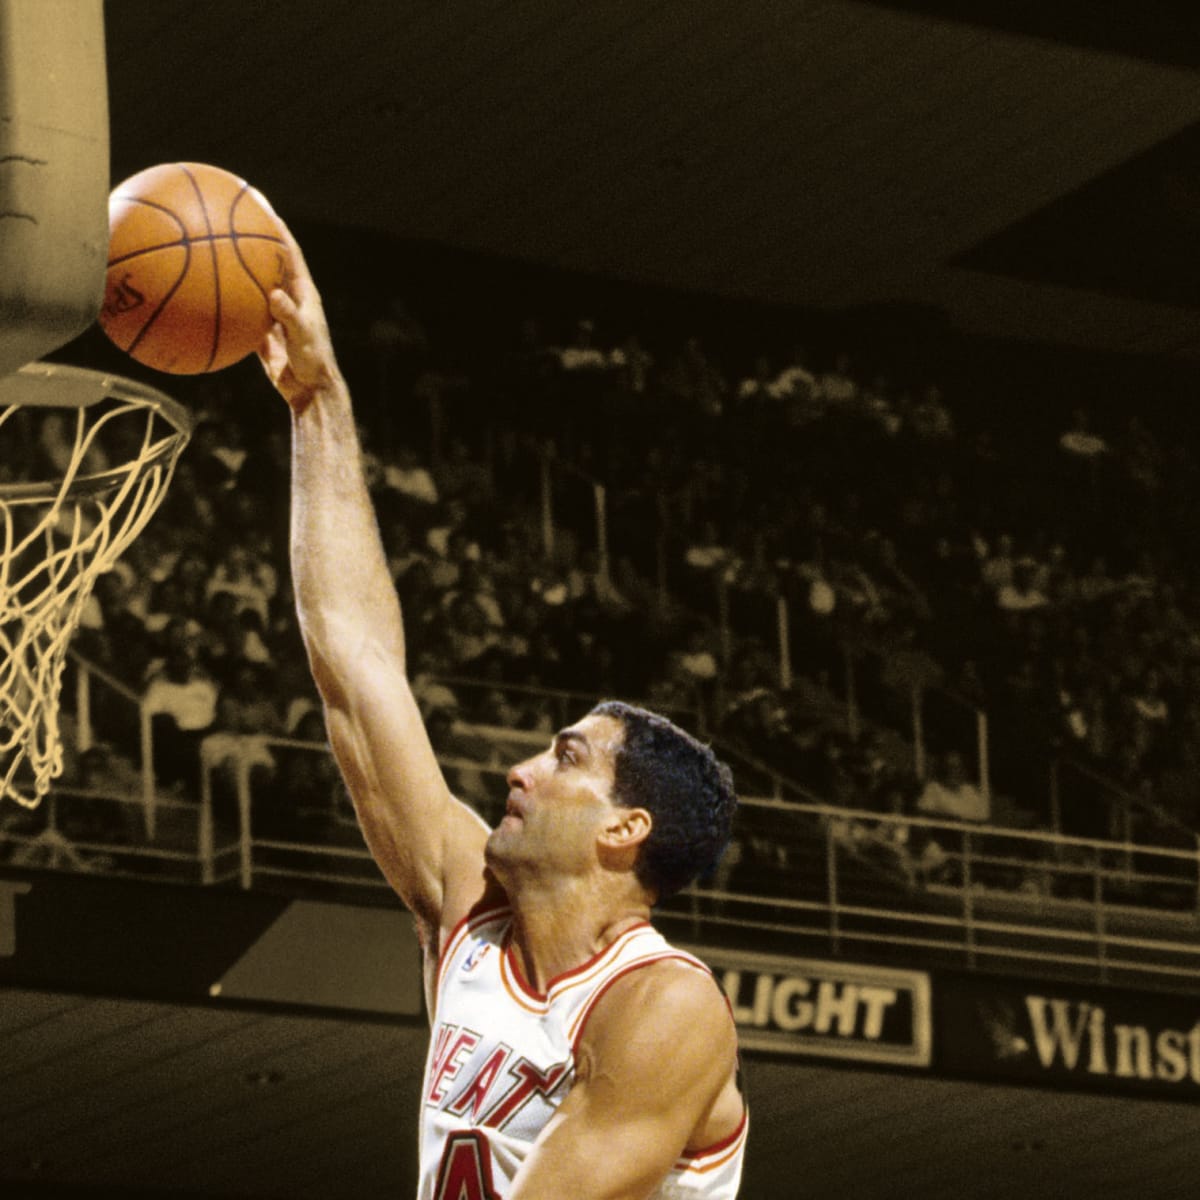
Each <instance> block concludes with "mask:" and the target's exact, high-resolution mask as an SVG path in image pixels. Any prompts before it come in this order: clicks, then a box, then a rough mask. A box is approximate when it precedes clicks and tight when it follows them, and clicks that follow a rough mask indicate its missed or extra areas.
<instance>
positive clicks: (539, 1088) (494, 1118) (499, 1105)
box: [481, 1058, 571, 1129]
mask: <svg viewBox="0 0 1200 1200" xmlns="http://www.w3.org/2000/svg"><path fill="white" fill-rule="evenodd" d="M570 1065H571V1064H570V1063H569V1062H563V1063H556V1064H555V1065H554V1066H552V1067H549V1068H548V1069H547V1070H545V1071H539V1070H538V1069H537V1067H535V1066H534V1065H533V1063H531V1062H530V1061H529V1060H528V1059H527V1058H522V1059H520V1060H519V1061H518V1062H517V1063H515V1064H514V1065H513V1066H512V1067H510V1068H509V1070H508V1073H509V1074H510V1075H512V1076H513V1077H514V1078H515V1079H516V1082H515V1083H514V1084H513V1085H512V1087H510V1088H509V1089H508V1091H507V1092H505V1093H504V1095H503V1096H501V1098H500V1099H499V1100H498V1101H497V1102H496V1104H495V1105H494V1106H493V1107H492V1109H491V1110H490V1111H489V1112H488V1113H487V1114H486V1115H485V1116H484V1118H483V1121H482V1122H481V1124H483V1125H486V1126H488V1127H489V1128H492V1129H503V1128H504V1126H505V1125H507V1124H508V1122H509V1121H511V1120H512V1119H513V1117H515V1116H516V1115H517V1113H518V1112H520V1111H521V1109H522V1108H524V1107H525V1105H526V1104H527V1103H528V1102H529V1101H530V1100H531V1099H532V1098H533V1097H534V1096H535V1095H537V1096H543V1097H545V1096H549V1095H550V1094H551V1093H552V1092H553V1091H554V1089H555V1088H556V1087H558V1085H559V1083H561V1082H562V1078H563V1076H564V1075H565V1074H566V1072H567V1068H568V1067H569V1066H570Z"/></svg>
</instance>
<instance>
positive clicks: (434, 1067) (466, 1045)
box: [425, 1023, 479, 1105]
mask: <svg viewBox="0 0 1200 1200" xmlns="http://www.w3.org/2000/svg"><path fill="white" fill-rule="evenodd" d="M478 1045H479V1034H477V1033H474V1032H472V1031H471V1030H470V1029H461V1028H459V1026H457V1025H449V1024H446V1023H443V1024H441V1025H439V1026H438V1031H437V1033H436V1034H435V1035H434V1042H433V1057H432V1060H431V1062H430V1065H429V1090H428V1092H426V1094H425V1103H426V1104H435V1105H436V1104H441V1102H442V1101H443V1100H444V1099H445V1098H446V1089H447V1088H448V1087H449V1085H450V1084H452V1083H453V1082H454V1081H455V1079H457V1078H458V1073H459V1071H461V1070H462V1068H463V1063H464V1061H465V1060H466V1059H467V1058H468V1056H469V1055H470V1054H471V1051H472V1050H474V1049H475V1047H476V1046H478Z"/></svg>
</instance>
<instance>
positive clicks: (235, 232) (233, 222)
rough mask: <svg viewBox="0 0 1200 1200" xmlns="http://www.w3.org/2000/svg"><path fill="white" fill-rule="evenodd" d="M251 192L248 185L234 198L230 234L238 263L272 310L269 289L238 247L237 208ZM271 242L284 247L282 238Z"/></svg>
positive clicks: (230, 210) (231, 204) (231, 208)
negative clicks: (261, 281) (260, 280)
mask: <svg viewBox="0 0 1200 1200" xmlns="http://www.w3.org/2000/svg"><path fill="white" fill-rule="evenodd" d="M249 192H250V185H249V184H247V185H246V186H245V187H244V188H242V190H241V191H240V192H238V194H237V195H236V196H234V198H233V200H232V201H231V202H230V204H229V229H230V233H231V235H232V237H233V252H234V254H236V255H237V260H238V262H239V263H241V264H242V270H243V271H245V272H246V274H247V275H249V276H250V278H251V280H252V281H253V283H254V286H255V287H256V288H258V290H259V292H261V293H262V298H263V301H264V302H265V303H266V304H267V307H268V308H270V300H269V299H268V292H267V289H266V288H265V287H263V285H262V284H261V283H259V281H258V276H257V275H255V274H254V272H253V271H252V270H250V264H249V263H248V262H247V261H246V259H245V257H244V255H243V254H242V250H241V247H240V246H239V245H238V242H239V240H240V238H241V235H240V234H239V233H238V230H237V221H236V220H235V219H234V218H235V217H236V215H237V206H238V205H239V204H240V203H241V202H242V197H243V196H246V195H248V194H249ZM269 240H271V241H276V242H278V243H279V244H280V245H281V246H282V245H283V239H282V238H271V239H269Z"/></svg>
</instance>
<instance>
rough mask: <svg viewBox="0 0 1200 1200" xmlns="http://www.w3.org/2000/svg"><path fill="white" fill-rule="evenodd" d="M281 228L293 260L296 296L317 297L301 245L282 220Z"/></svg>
mask: <svg viewBox="0 0 1200 1200" xmlns="http://www.w3.org/2000/svg"><path fill="white" fill-rule="evenodd" d="M276 216H278V214H276ZM279 228H280V230H281V231H282V233H283V242H284V245H285V246H286V247H287V250H288V254H289V255H290V256H291V260H292V278H291V281H290V282H291V284H292V287H293V289H294V293H295V295H296V296H297V297H298V298H303V297H304V296H305V295H307V294H311V295H314V296H315V295H316V294H317V287H316V284H314V283H313V278H312V272H311V271H310V270H309V269H308V263H307V261H306V260H305V258H304V251H303V250H301V249H300V243H299V242H298V241H296V236H295V234H293V233H292V231H291V230H290V229H289V228H288V227H287V223H286V222H285V221H282V220H280V222H279Z"/></svg>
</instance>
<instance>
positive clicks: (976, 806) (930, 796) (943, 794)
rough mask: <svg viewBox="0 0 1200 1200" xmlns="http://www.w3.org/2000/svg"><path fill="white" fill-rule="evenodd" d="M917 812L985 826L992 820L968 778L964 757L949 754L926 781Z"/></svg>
mask: <svg viewBox="0 0 1200 1200" xmlns="http://www.w3.org/2000/svg"><path fill="white" fill-rule="evenodd" d="M917 811H918V812H920V813H923V814H924V815H925V816H927V817H938V818H947V817H948V818H951V819H953V820H956V821H972V822H978V823H981V824H983V823H986V822H987V821H988V820H989V819H990V818H991V807H990V805H989V803H988V799H987V797H986V796H985V795H984V794H983V793H982V792H981V791H980V790H979V788H978V787H977V786H976V785H975V784H973V783H972V782H971V781H970V780H969V779H968V778H967V773H966V768H965V766H964V763H963V757H962V755H961V754H960V753H959V752H958V751H957V750H948V751H947V752H946V753H945V754H943V755H942V758H941V769H940V770H939V771H937V772H936V773H935V774H934V775H933V776H932V778H930V779H929V780H927V782H926V783H925V786H924V787H923V788H922V789H921V794H920V795H919V796H918V797H917Z"/></svg>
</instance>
